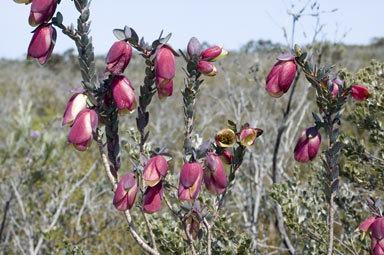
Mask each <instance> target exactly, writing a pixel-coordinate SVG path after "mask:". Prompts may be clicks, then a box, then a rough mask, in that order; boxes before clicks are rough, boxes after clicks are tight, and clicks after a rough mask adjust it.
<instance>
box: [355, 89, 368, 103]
mask: <svg viewBox="0 0 384 255" xmlns="http://www.w3.org/2000/svg"><path fill="white" fill-rule="evenodd" d="M351 95H352V97H353V98H354V99H355V100H356V101H360V102H361V101H364V100H366V99H367V98H368V97H369V91H368V89H367V88H366V87H364V86H363V85H354V86H352V91H351Z"/></svg>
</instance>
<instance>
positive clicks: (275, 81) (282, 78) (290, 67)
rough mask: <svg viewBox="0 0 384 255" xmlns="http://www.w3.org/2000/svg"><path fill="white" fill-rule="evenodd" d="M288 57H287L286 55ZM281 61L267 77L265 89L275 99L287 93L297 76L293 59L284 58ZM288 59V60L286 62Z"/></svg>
mask: <svg viewBox="0 0 384 255" xmlns="http://www.w3.org/2000/svg"><path fill="white" fill-rule="evenodd" d="M284 56H286V55H284ZM281 59H284V60H279V61H278V62H277V63H276V64H275V65H274V66H273V67H272V70H271V71H270V72H269V74H268V76H267V81H266V82H267V85H266V87H265V89H266V90H267V92H268V93H269V94H270V95H271V96H273V97H281V96H282V95H283V94H284V93H286V92H287V91H288V90H289V88H290V87H291V84H292V82H293V79H294V78H295V75H296V63H295V61H294V60H293V59H291V58H287V57H284V58H282V57H281ZM285 59H288V60H285Z"/></svg>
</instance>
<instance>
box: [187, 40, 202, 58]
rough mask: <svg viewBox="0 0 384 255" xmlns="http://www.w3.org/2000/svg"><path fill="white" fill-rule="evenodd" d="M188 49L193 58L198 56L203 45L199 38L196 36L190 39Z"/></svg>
mask: <svg viewBox="0 0 384 255" xmlns="http://www.w3.org/2000/svg"><path fill="white" fill-rule="evenodd" d="M187 51H188V55H189V56H190V57H191V58H196V57H198V56H200V53H201V45H200V42H199V40H197V38H196V37H192V38H191V40H189V42H188V46H187Z"/></svg>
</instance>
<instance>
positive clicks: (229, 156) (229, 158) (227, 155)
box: [221, 150, 232, 165]
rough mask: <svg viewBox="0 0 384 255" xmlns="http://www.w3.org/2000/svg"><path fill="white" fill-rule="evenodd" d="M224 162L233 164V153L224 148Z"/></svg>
mask: <svg viewBox="0 0 384 255" xmlns="http://www.w3.org/2000/svg"><path fill="white" fill-rule="evenodd" d="M221 159H222V161H223V163H224V164H227V165H231V164H232V154H231V153H230V152H229V151H228V150H223V155H222V157H221Z"/></svg>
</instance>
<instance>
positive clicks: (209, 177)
mask: <svg viewBox="0 0 384 255" xmlns="http://www.w3.org/2000/svg"><path fill="white" fill-rule="evenodd" d="M203 172H204V183H205V186H206V188H207V189H208V190H209V191H211V192H212V193H214V194H216V195H219V194H221V193H223V192H224V191H225V189H226V187H227V175H226V173H225V169H224V165H223V163H222V162H221V159H220V157H219V156H218V155H217V154H215V153H213V152H208V153H207V156H206V160H205V167H204V171H203Z"/></svg>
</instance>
